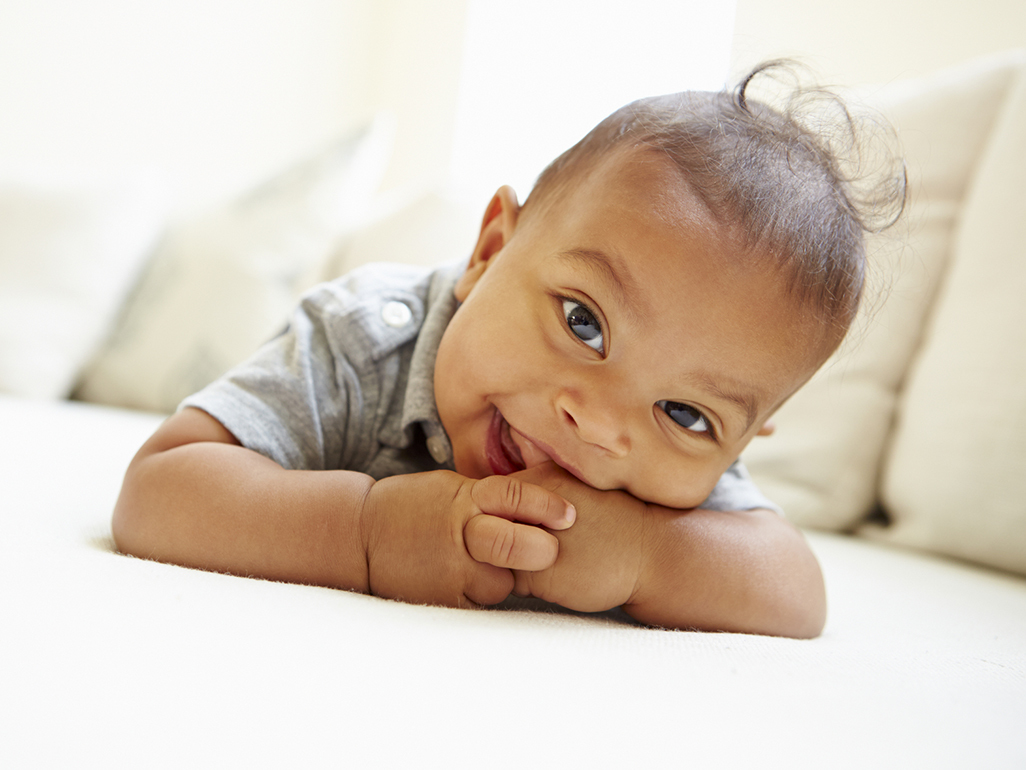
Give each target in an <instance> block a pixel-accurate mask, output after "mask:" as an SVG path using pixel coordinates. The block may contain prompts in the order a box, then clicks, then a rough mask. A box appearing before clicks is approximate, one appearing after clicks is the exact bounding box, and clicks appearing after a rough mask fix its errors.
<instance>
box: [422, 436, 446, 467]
mask: <svg viewBox="0 0 1026 770" xmlns="http://www.w3.org/2000/svg"><path fill="white" fill-rule="evenodd" d="M427 449H428V454H430V455H431V457H432V459H433V460H434V461H435V462H436V463H438V464H439V465H442V464H443V463H444V462H446V461H447V460H448V459H449V447H448V444H447V443H446V440H445V439H444V438H442V437H441V436H430V437H429V438H428V440H427Z"/></svg>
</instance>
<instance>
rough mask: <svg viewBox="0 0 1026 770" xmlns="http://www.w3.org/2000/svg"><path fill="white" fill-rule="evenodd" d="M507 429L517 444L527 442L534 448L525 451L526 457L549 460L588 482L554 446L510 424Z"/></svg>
mask: <svg viewBox="0 0 1026 770" xmlns="http://www.w3.org/2000/svg"><path fill="white" fill-rule="evenodd" d="M509 430H510V433H511V434H512V437H513V439H514V440H515V441H516V442H517V444H518V445H521V447H522V445H523V444H527V445H530V447H531V448H532V449H533V450H534V451H528V452H527V454H528V459H540V462H547V461H550V460H551V461H552V462H554V463H555V464H556V465H558V466H559V467H560V468H562V469H563V470H565V471H567V472H568V473H571V474H572V475H574V476H576V477H577V478H578V479H579V480H580V481H583V482H584V483H585V484H588V483H589V482H588V480H587V479H586V478H585V477H584V474H583V473H581V471H580V470H579V469H578V468H577V467H576V466H575V465H574V464H573V463H571V462H569V461H568V460H567V459H566V458H565V457H563V456H562V455H561V454H560V453H559V452H557V451H556V450H555V448H553V447H551V446H549V445H548V444H546V443H545V442H544V441H539V440H538V439H536V438H533V437H532V436H528V435H527V434H525V433H521V432H520V431H519V430H517V429H516V428H514V427H512V426H510V429H509ZM523 453H524V449H523V447H522V448H521V456H523ZM539 454H540V455H542V457H541V458H537V455H539ZM540 462H537V463H534V464H535V465H538V464H540ZM526 464H527V463H526V462H525V466H526Z"/></svg>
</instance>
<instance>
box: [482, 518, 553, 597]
mask: <svg viewBox="0 0 1026 770" xmlns="http://www.w3.org/2000/svg"><path fill="white" fill-rule="evenodd" d="M463 542H464V543H465V544H466V546H467V551H469V552H470V555H471V557H473V559H474V560H475V561H479V562H482V563H484V564H491V565H493V566H496V567H503V568H505V569H520V570H528V571H535V570H542V569H548V568H549V567H551V566H552V565H553V563H554V562H555V561H556V555H557V554H558V553H559V541H558V540H556V538H555V536H554V535H552V534H550V533H549V532H546V531H545V530H543V529H539V528H538V527H532V526H529V525H527V524H517V523H516V522H512V521H507V520H506V519H502V518H499V517H498V516H489V515H487V514H478V515H477V516H474V517H472V518H471V519H470V521H468V522H467V524H466V526H465V527H464V528H463ZM510 588H511V589H512V586H510Z"/></svg>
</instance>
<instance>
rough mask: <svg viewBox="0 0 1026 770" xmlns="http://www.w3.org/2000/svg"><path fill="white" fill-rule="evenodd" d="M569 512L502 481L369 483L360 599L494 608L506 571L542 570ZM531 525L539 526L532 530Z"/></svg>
mask: <svg viewBox="0 0 1026 770" xmlns="http://www.w3.org/2000/svg"><path fill="white" fill-rule="evenodd" d="M573 520H574V510H573V508H572V507H571V506H569V505H568V503H567V502H566V500H564V499H563V498H561V497H560V496H559V495H558V494H556V493H554V492H551V491H548V490H546V489H543V488H541V487H539V486H536V485H534V484H530V483H528V482H527V481H526V480H523V479H517V478H513V477H511V476H490V477H488V478H485V479H469V478H466V477H464V476H460V475H458V474H456V473H451V472H449V471H432V472H429V473H417V474H411V475H405V476H393V477H390V478H387V479H382V480H381V481H377V482H375V484H374V486H373V487H371V491H370V493H369V495H368V496H367V499H366V501H365V502H364V505H363V509H362V513H361V517H360V523H361V530H362V532H361V534H362V537H363V544H364V548H365V552H366V554H367V576H368V584H369V586H370V592H371V593H372V594H374V595H376V596H383V597H387V598H393V599H402V600H403V601H407V602H413V603H417V604H443V605H448V606H457V607H459V606H464V607H465V606H472V605H480V604H496V603H497V602H500V601H502V600H503V599H505V598H506V597H507V596H509V593H510V591H512V589H513V573H512V572H511V571H510V570H513V569H515V570H521V571H523V574H530V571H532V570H539V569H545V568H547V567H549V566H551V565H552V563H553V562H554V561H555V560H556V555H557V553H558V550H559V544H558V541H557V540H556V538H555V537H554V536H553V535H552V534H551V533H549V532H546V531H545V530H544V529H541V526H544V527H548V528H549V529H554V530H562V529H566V528H567V527H569V526H570V525H571V524H572V523H573ZM534 525H541V526H534Z"/></svg>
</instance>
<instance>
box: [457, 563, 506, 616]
mask: <svg viewBox="0 0 1026 770" xmlns="http://www.w3.org/2000/svg"><path fill="white" fill-rule="evenodd" d="M475 566H476V567H477V569H476V571H475V574H474V575H473V576H472V577H471V579H470V581H469V582H468V584H467V586H466V588H465V589H464V590H463V596H464V597H465V602H463V603H461V604H460V606H461V607H464V606H467V605H468V604H469V605H470V606H475V607H479V606H480V607H487V606H489V605H491V604H498V603H499V602H501V601H502V600H503V599H505V598H506V597H507V596H509V594H510V591H512V590H513V573H512V572H510V571H509V570H508V569H499V568H498V567H493V566H491V565H490V564H477V565H475Z"/></svg>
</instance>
